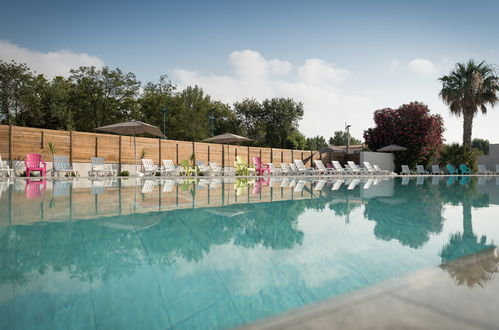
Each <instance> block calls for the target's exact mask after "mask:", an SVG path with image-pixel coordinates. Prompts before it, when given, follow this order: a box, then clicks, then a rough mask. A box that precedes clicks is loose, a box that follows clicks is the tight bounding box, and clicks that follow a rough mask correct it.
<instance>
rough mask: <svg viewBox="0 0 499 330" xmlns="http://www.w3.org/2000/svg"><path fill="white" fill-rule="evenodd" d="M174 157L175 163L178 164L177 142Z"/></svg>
mask: <svg viewBox="0 0 499 330" xmlns="http://www.w3.org/2000/svg"><path fill="white" fill-rule="evenodd" d="M175 159H176V163H177V164H178V143H176V144H175Z"/></svg>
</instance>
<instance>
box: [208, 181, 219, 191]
mask: <svg viewBox="0 0 499 330" xmlns="http://www.w3.org/2000/svg"><path fill="white" fill-rule="evenodd" d="M220 182H221V180H220V179H212V180H211V181H210V185H209V186H208V188H210V189H217V188H218V185H219V184H220Z"/></svg>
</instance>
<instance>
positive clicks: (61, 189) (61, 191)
mask: <svg viewBox="0 0 499 330" xmlns="http://www.w3.org/2000/svg"><path fill="white" fill-rule="evenodd" d="M72 184H73V183H72V182H70V181H54V186H53V190H54V191H53V193H54V196H69V192H70V190H71V185H72Z"/></svg>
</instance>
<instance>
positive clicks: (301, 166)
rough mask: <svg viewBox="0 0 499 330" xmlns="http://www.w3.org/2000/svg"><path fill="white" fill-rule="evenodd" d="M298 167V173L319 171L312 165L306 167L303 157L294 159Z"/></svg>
mask: <svg viewBox="0 0 499 330" xmlns="http://www.w3.org/2000/svg"><path fill="white" fill-rule="evenodd" d="M293 162H294V163H295V165H296V167H297V168H298V174H303V175H304V174H316V173H317V171H316V170H315V169H313V168H312V167H306V166H305V164H303V160H301V159H295V160H294V161H293Z"/></svg>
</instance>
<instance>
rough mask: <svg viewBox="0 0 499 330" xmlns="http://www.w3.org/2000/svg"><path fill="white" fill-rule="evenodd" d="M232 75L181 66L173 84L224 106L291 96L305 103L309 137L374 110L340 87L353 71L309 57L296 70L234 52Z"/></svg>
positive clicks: (305, 126)
mask: <svg viewBox="0 0 499 330" xmlns="http://www.w3.org/2000/svg"><path fill="white" fill-rule="evenodd" d="M228 62H229V64H230V66H231V68H232V70H233V75H223V76H222V75H215V74H202V73H199V72H196V71H190V70H187V69H183V68H179V69H176V70H174V72H173V73H174V75H173V77H174V80H176V82H177V83H178V85H179V87H180V88H185V87H186V86H192V85H198V86H200V87H202V88H203V89H204V90H205V91H206V92H207V93H208V94H210V95H211V96H212V97H213V98H214V99H218V100H221V101H223V102H226V103H233V102H236V101H241V100H242V99H244V98H256V99H257V100H260V101H261V100H263V99H265V98H272V97H290V98H293V99H294V100H296V101H299V102H302V103H303V105H304V110H305V115H304V118H303V120H302V122H301V123H300V129H301V130H302V131H303V133H305V135H307V136H315V135H317V134H321V135H324V136H326V137H329V136H332V135H333V131H334V129H336V130H339V129H342V128H343V125H344V123H345V122H347V121H348V122H350V121H358V120H359V118H363V117H365V116H363V115H362V114H361V112H363V111H362V110H363V109H366V108H368V109H371V108H370V107H369V100H368V99H367V98H366V97H364V96H362V95H349V94H347V93H344V92H343V91H342V89H341V85H342V83H344V82H345V81H346V80H347V79H348V77H350V76H351V72H350V71H349V70H347V69H345V68H340V67H337V66H335V65H334V64H331V63H329V62H327V61H325V60H322V59H317V58H312V59H307V60H305V61H304V63H303V64H302V65H300V66H297V67H295V66H293V65H292V64H291V63H290V62H288V61H285V60H281V59H270V60H268V59H265V58H264V57H263V56H262V55H261V54H260V53H258V52H256V51H253V50H242V51H235V52H232V53H231V54H230V55H229V60H228Z"/></svg>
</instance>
